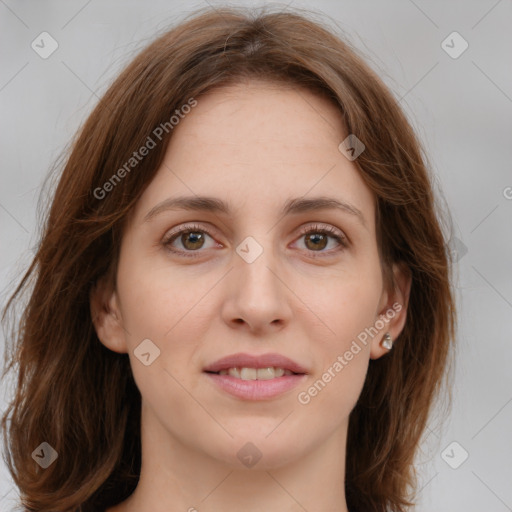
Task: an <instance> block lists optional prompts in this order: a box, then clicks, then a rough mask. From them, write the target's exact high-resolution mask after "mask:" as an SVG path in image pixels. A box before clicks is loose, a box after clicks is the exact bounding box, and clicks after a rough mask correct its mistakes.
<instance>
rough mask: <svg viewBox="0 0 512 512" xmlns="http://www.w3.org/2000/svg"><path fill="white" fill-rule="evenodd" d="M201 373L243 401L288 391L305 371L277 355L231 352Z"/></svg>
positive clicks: (293, 362) (265, 397)
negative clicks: (231, 353)
mask: <svg viewBox="0 0 512 512" xmlns="http://www.w3.org/2000/svg"><path fill="white" fill-rule="evenodd" d="M203 372H204V373H205V374H206V375H207V376H208V377H209V378H210V380H211V382H213V383H214V384H215V386H216V387H217V388H218V389H219V388H220V390H222V391H223V392H227V393H228V394H230V395H232V396H235V397H237V398H240V399H243V400H265V399H270V398H274V397H276V396H278V395H281V394H283V393H285V392H286V391H289V390H291V389H292V388H294V387H295V386H297V385H298V384H299V383H300V382H302V381H303V380H304V379H305V378H306V375H307V374H308V372H307V370H306V369H305V368H304V367H302V366H301V365H299V364H298V363H296V362H295V361H293V360H291V359H289V358H287V357H285V356H282V355H280V354H264V355H256V356H253V355H249V354H233V355H232V356H227V357H224V358H222V359H219V360H218V361H216V362H215V363H213V364H211V365H209V366H207V367H205V368H204V369H203Z"/></svg>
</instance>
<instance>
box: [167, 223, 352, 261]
mask: <svg viewBox="0 0 512 512" xmlns="http://www.w3.org/2000/svg"><path fill="white" fill-rule="evenodd" d="M300 235H301V238H302V237H305V247H306V250H307V251H308V252H309V253H310V255H311V256H313V257H317V254H314V253H320V254H321V255H322V256H323V253H327V255H330V254H331V253H332V252H339V250H340V249H339V247H341V250H343V248H346V247H348V242H347V239H346V237H345V235H344V234H343V233H342V232H341V231H339V230H337V229H336V228H334V227H332V226H322V225H318V224H315V225H313V226H305V227H303V228H302V229H301V231H300ZM206 237H208V238H212V237H213V235H212V234H211V232H210V231H209V230H208V229H206V228H205V227H204V226H201V225H198V224H192V225H190V224H189V225H185V226H182V227H181V229H179V230H177V231H172V232H171V233H169V234H168V235H167V236H166V237H165V238H164V240H163V241H162V244H163V245H164V246H165V247H166V248H167V249H168V250H169V251H171V252H173V253H176V254H179V255H180V256H185V257H187V258H194V257H196V256H199V253H200V252H201V251H200V249H204V248H206V249H208V247H205V242H206ZM329 239H332V240H334V241H335V242H336V243H337V244H338V249H336V248H334V249H332V250H328V251H324V249H325V248H326V247H327V246H328V244H329ZM176 243H180V244H181V246H182V247H181V248H179V247H178V248H176V245H175V244H176ZM217 246H218V244H217ZM211 247H215V245H213V246H210V248H211Z"/></svg>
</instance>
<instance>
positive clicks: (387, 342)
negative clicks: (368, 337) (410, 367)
mask: <svg viewBox="0 0 512 512" xmlns="http://www.w3.org/2000/svg"><path fill="white" fill-rule="evenodd" d="M380 344H381V345H382V346H383V347H384V348H386V349H388V350H391V349H392V348H393V340H392V339H391V335H390V334H389V332H387V333H386V334H385V335H384V338H383V339H382V341H381V342H380Z"/></svg>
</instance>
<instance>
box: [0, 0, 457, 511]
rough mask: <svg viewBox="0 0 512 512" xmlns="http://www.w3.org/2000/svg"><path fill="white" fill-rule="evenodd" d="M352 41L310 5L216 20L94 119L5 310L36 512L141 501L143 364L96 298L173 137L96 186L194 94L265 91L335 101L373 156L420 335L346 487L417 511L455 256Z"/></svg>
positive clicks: (389, 279) (388, 365) (14, 432)
mask: <svg viewBox="0 0 512 512" xmlns="http://www.w3.org/2000/svg"><path fill="white" fill-rule="evenodd" d="M308 12H309V11H308ZM345 39H346V38H344V37H342V36H341V35H338V34H336V33H335V31H333V30H332V29H330V28H327V26H326V25H323V24H322V23H321V22H320V21H318V20H314V14H310V15H309V16H306V15H304V14H303V13H302V12H300V11H299V10H296V12H283V11H280V12H266V11H265V9H262V10H261V11H247V10H244V9H241V8H222V9H219V8H217V9H210V8H208V9H206V10H203V9H201V10H200V11H196V12H194V13H193V15H192V16H190V17H189V18H187V19H185V20H183V21H181V22H180V23H179V24H178V25H176V26H174V27H173V28H172V29H171V30H167V31H166V32H165V33H163V34H162V35H160V36H158V38H157V39H156V40H154V42H152V43H151V44H150V45H149V46H147V47H146V48H145V49H143V50H142V51H141V52H140V53H139V54H138V55H137V56H136V57H135V58H134V59H133V60H132V61H131V62H130V63H129V64H128V65H127V67H126V68H125V69H124V70H123V71H122V72H121V74H120V75H119V76H118V77H117V78H116V79H115V80H114V81H113V83H112V84H111V85H110V87H109V88H108V90H107V91H106V93H105V94H104V95H103V96H102V98H101V99H100V100H99V102H98V104H97V106H96V107H95V108H94V110H93V111H92V113H91V114H90V116H89V117H88V119H87V120H86V121H85V122H84V124H83V126H82V127H81V128H80V130H79V132H78V133H77V135H76V137H75V139H74V140H73V143H72V145H71V148H70V150H69V152H68V154H67V155H66V158H65V160H64V162H63V165H62V172H61V174H60V177H59V181H58V185H57V187H56V189H55V191H54V192H53V193H52V194H53V198H52V200H51V202H50V208H48V211H47V212H46V213H45V216H44V219H43V222H42V225H43V228H42V232H41V235H40V238H39V243H38V246H37V248H36V249H37V250H36V253H35V256H34V258H33V260H32V262H31V264H30V266H29V268H28V270H27V271H26V273H25V274H24V276H23V277H22V278H21V280H20V282H19V284H18V286H17V287H16V289H15V291H14V292H13V293H12V295H11V296H10V298H9V300H8V301H7V304H6V306H5V309H4V311H3V316H2V321H6V318H7V316H8V315H7V314H8V312H9V311H11V310H13V309H14V305H15V304H21V300H22V297H23V296H24V295H26V297H27V301H26V303H24V304H22V311H21V313H20V315H18V316H16V315H13V317H14V323H13V326H12V328H11V329H10V330H9V336H6V344H7V346H8V348H7V349H6V354H5V367H4V371H3V374H2V378H5V376H6V375H7V373H8V372H9V371H13V372H15V374H16V377H17V378H16V379H15V386H14V387H15V390H14V391H15V392H14V396H13V398H12V401H11V402H9V404H8V407H7V409H6V410H5V412H4V414H3V416H2V431H3V433H4V446H5V449H4V458H5V462H6V464H7V466H8V469H9V471H10V473H11V475H12V477H13V479H14V482H15V484H16V485H17V487H18V488H19V490H20V495H21V500H22V503H23V506H24V507H25V508H24V510H26V511H39V510H52V511H82V512H86V511H92V510H98V509H100V510H103V509H104V508H105V507H110V506H113V505H115V504H117V503H119V502H121V501H122V500H124V499H125V498H127V497H128V496H129V495H130V494H131V493H132V492H133V491H134V489H135V487H136V485H137V482H138V477H139V473H140V464H141V453H140V451H141V445H140V407H141V397H140V392H139V390H138V388H137V386H136V385H135V382H134V379H133V375H132V372H131V368H130V362H129V358H128V355H127V354H118V353H114V352H112V351H110V350H108V349H107V348H105V347H104V346H103V345H102V344H101V343H100V341H99V340H98V337H97V335H96V332H95V329H94V327H93V323H92V318H91V311H90V304H89V293H90V290H91V288H92V287H93V286H94V284H95V283H96V282H97V280H98V279H99V278H100V277H102V276H104V275H107V276H110V279H111V280H112V282H113V283H114V285H115V275H116V269H117V262H118V256H119V248H120V241H121V236H122V233H123V222H124V220H125V219H126V218H127V215H128V214H129V212H130V211H131V210H132V208H133V207H134V205H135V203H136V202H137V200H138V199H139V197H140V196H141V194H142V193H143V191H144V190H145V188H146V187H147V186H148V184H149V183H150V182H151V180H152V178H153V177H154V175H155V173H156V171H157V169H158V168H159V166H160V164H161V162H162V160H163V157H164V154H165V151H166V148H167V145H168V143H169V140H170V137H171V136H172V130H168V131H166V133H162V138H161V141H160V142H159V143H158V144H157V145H156V147H155V148H154V149H152V150H151V151H149V152H148V154H147V155H146V156H145V157H144V158H143V159H142V160H141V161H140V162H138V163H137V167H136V169H134V170H133V171H132V172H130V173H129V175H127V176H125V177H124V179H123V180H122V181H121V182H120V183H117V184H116V185H115V186H113V187H112V188H111V190H110V191H109V193H108V194H106V196H105V197H103V198H101V199H99V198H98V193H96V194H95V193H94V191H95V190H96V191H97V190H98V189H100V188H101V187H103V186H104V184H105V183H106V182H107V181H109V180H111V179H112V177H113V175H114V174H115V173H116V172H118V170H119V169H120V168H121V167H122V166H123V164H124V163H126V162H127V161H128V160H129V159H130V157H131V156H132V154H133V152H134V151H136V150H137V149H139V148H140V147H142V146H143V145H144V144H145V143H146V141H147V137H148V135H150V134H151V133H153V130H154V129H155V127H158V126H161V125H164V123H166V122H168V121H169V119H170V116H172V114H173V112H175V111H176V109H179V108H180V107H181V106H182V105H184V104H186V103H187V102H188V101H189V99H190V98H196V99H197V98H199V97H200V96H201V95H202V94H205V93H206V92H208V91H210V90H213V89H215V88H219V87H222V86H226V85H231V84H235V83H240V82H241V81H244V80H251V79H263V80H270V81H272V82H275V83H282V84H287V85H290V84H291V85H292V86H297V87H302V88H307V89H309V90H311V91H313V92H315V93H317V94H319V95H322V96H323V97H326V98H328V99H329V100H330V101H331V102H332V104H333V105H335V107H336V108H337V109H339V111H340V112H341V114H342V116H343V120H344V128H345V129H346V130H347V131H348V133H351V134H355V135H356V136H357V137H358V138H359V139H360V140H361V141H363V143H364V144H365V145H366V150H365V151H364V152H363V153H362V154H361V155H360V156H359V157H358V158H357V160H355V161H354V164H355V165H356V166H357V168H358V170H359V172H360V174H361V176H362V178H363V179H364V181H365V183H366V184H367V186H368V187H369V188H370V189H371V191H372V192H373V193H374V194H375V197H376V219H375V221H376V228H377V242H378V248H379V254H380V258H381V265H382V269H383V275H384V276H385V281H386V284H387V285H389V286H393V284H394V283H393V276H392V273H391V271H390V269H391V265H392V264H393V263H395V262H397V263H402V264H403V265H405V266H406V267H407V268H408V269H409V270H410V272H411V274H412V287H411V293H410V297H409V306H408V312H407V319H406V324H405V327H404V329H403V331H402V332H401V334H400V336H399V337H398V339H397V340H396V343H395V346H394V348H393V350H392V351H391V352H390V353H389V354H388V355H387V356H386V357H383V358H380V359H378V360H372V361H370V366H369V369H368V373H367V378H366V381H365V384H364V387H363V390H362V393H361V395H360V398H359V400H358V402H357V404H356V406H355V408H354V409H353V411H352V412H351V415H350V420H349V430H348V440H347V454H346V478H345V490H346V497H347V503H348V506H349V508H354V509H357V510H365V511H370V510H372V511H376V512H384V511H387V510H393V511H397V512H404V511H405V510H406V509H407V508H408V507H409V506H410V505H411V504H412V501H411V498H413V497H414V489H415V486H416V485H417V482H416V474H415V469H414V460H415V455H416V453H417V452H418V448H419V446H420V443H421V439H422V434H423V432H424V431H425V428H426V426H427V420H428V419H429V414H430V411H431V409H432V408H433V407H432V406H433V404H434V402H435V399H436V398H438V397H440V396H441V394H440V391H441V389H444V387H443V383H447V382H448V379H447V376H448V375H449V374H450V372H449V371H448V370H449V368H450V360H451V358H450V354H451V348H452V346H453V342H454V340H455V332H454V331H455V317H456V313H455V307H454V296H453V290H452V286H451V268H452V267H451V263H452V262H451V257H450V253H449V251H448V250H447V244H446V242H445V235H444V234H443V229H442V227H443V226H442V220H443V219H442V215H441V214H440V212H439V208H438V205H437V201H436V198H435V196H434V183H433V180H432V176H431V175H430V172H429V165H428V159H427V157H426V156H425V151H424V150H423V149H422V146H421V144H420V142H419V141H418V139H417V137H416V136H415V134H414V131H413V129H412V127H411V125H410V124H409V122H408V120H407V119H406V116H405V114H404V113H403V111H402V110H401V108H400V106H399V103H398V101H397V100H396V99H395V97H394V96H393V95H392V93H391V92H390V91H389V90H388V88H387V87H386V86H385V85H384V83H383V82H382V80H381V79H380V78H379V77H378V76H377V74H376V73H375V72H374V71H373V70H372V69H371V68H370V66H369V65H368V64H366V63H365V59H364V58H363V57H362V56H360V55H359V54H358V51H357V50H356V49H354V48H353V47H352V46H351V44H350V43H349V42H348V41H347V40H345ZM446 391H447V393H443V394H442V396H447V395H450V392H449V389H448V386H447V389H446ZM450 397H451V395H450ZM120 434H121V435H120ZM43 441H46V442H48V443H49V444H50V445H51V446H52V447H53V448H54V449H55V450H56V452H57V453H58V454H59V458H58V463H55V464H51V465H50V466H49V467H48V468H47V469H44V470H42V468H41V467H39V465H38V464H36V463H35V462H34V460H33V458H32V457H31V454H32V453H33V451H34V450H35V448H36V447H38V446H39V445H40V444H41V443H42V442H43Z"/></svg>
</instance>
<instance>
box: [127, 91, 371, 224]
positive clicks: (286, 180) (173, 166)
mask: <svg viewBox="0 0 512 512" xmlns="http://www.w3.org/2000/svg"><path fill="white" fill-rule="evenodd" d="M347 135H348V133H347V132H346V130H345V128H344V126H343V118H342V115H341V113H340V111H339V110H338V109H337V108H336V107H335V106H334V105H333V104H331V102H330V101H328V100H327V99H325V98H323V97H320V96H318V95H316V94H315V93H313V92H311V91H308V90H306V89H303V88H297V87H293V86H283V85H281V84H274V83H269V82H261V81H253V82H249V83H241V84H237V85H232V86H229V87H224V88H221V89H215V90H213V91H211V92H209V93H208V94H206V95H204V96H201V97H199V98H197V106H196V107H195V108H194V109H193V110H192V111H191V112H190V113H189V114H187V115H185V116H183V117H182V119H180V121H179V124H178V125H177V126H175V127H174V129H173V132H172V137H171V140H170V142H169V145H168V148H167V151H166V155H165V158H164V162H163V164H162V166H161V168H160V169H159V170H158V172H157V174H156V175H155V177H154V179H153V181H152V183H151V184H150V185H149V187H148V188H147V189H146V191H145V192H144V194H143V196H142V197H141V200H140V202H139V205H138V207H137V211H138V216H139V217H140V216H143V215H145V214H146V213H147V211H148V209H150V208H152V207H153V206H154V205H155V204H156V203H158V202H160V201H162V200H164V199H167V198H169V197H177V196H183V195H187V196H190V195H196V194H197V195H199V196H210V197H211V196H214V197H219V198H222V199H224V201H225V202H226V203H229V204H230V205H231V206H232V207H233V213H234V212H238V213H240V212H241V209H242V208H244V207H245V208H246V209H247V211H248V212H251V211H252V214H253V215H259V214H262V213H263V211H265V212H270V211H275V212H277V211H278V209H279V211H281V210H282V206H283V203H284V202H285V201H286V200H289V199H290V198H292V197H301V196H305V197H308V196H319V195H321V196H329V197H334V198H337V199H340V200H344V201H346V202H350V203H352V204H355V205H357V207H358V208H359V209H360V210H362V211H364V212H365V217H366V218H367V220H368V221H370V220H371V219H372V218H373V213H374V210H373V208H374V206H373V202H374V201H373V195H372V193H371V191H370V190H369V189H368V187H367V186H366V184H365V183H364V181H363V180H362V178H361V176H360V174H359V170H358V169H357V167H356V165H355V164H354V163H353V162H351V161H349V160H348V159H347V158H345V156H343V155H342V153H341V152H340V151H339V149H338V146H339V144H340V142H341V141H342V140H344V139H345V138H346V137H347Z"/></svg>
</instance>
